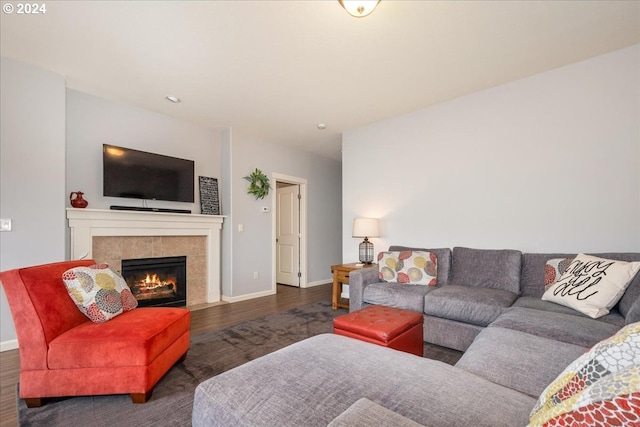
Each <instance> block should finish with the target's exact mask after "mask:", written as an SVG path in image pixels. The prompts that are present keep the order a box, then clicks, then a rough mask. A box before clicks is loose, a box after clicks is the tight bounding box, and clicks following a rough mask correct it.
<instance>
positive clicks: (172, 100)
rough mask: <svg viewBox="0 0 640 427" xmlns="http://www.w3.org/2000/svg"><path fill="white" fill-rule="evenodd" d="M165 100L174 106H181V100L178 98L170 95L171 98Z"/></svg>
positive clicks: (166, 97)
mask: <svg viewBox="0 0 640 427" xmlns="http://www.w3.org/2000/svg"><path fill="white" fill-rule="evenodd" d="M165 99H166V100H167V101H170V102H173V103H174V104H179V103H180V98H178V97H177V96H172V95H169V96H165Z"/></svg>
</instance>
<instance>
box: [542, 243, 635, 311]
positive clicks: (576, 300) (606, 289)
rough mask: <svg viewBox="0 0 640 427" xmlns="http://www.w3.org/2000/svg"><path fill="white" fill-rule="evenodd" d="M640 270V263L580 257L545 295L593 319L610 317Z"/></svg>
mask: <svg viewBox="0 0 640 427" xmlns="http://www.w3.org/2000/svg"><path fill="white" fill-rule="evenodd" d="M638 270H640V262H625V261H616V260H611V259H607V258H600V257H595V256H591V255H585V254H578V255H577V256H576V257H575V258H574V260H573V261H572V262H571V264H570V265H569V266H568V267H567V270H566V271H565V272H564V274H563V275H562V276H561V277H560V279H558V280H557V281H556V283H554V284H553V285H551V286H550V287H549V288H548V289H547V290H546V291H545V293H544V295H542V299H543V300H545V301H551V302H555V303H557V304H561V305H565V306H567V307H571V308H573V309H576V310H578V311H579V312H581V313H584V314H586V315H587V316H590V317H592V318H594V319H595V318H598V317H601V316H604V315H605V314H607V313H609V310H611V309H612V308H613V307H614V306H615V305H616V304H617V303H618V301H619V300H620V299H621V298H622V295H623V294H624V292H625V290H626V289H627V286H629V285H630V284H631V281H632V280H633V278H634V277H635V275H636V273H637V272H638Z"/></svg>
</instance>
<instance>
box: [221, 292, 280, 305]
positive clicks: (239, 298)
mask: <svg viewBox="0 0 640 427" xmlns="http://www.w3.org/2000/svg"><path fill="white" fill-rule="evenodd" d="M275 294H276V291H275V290H273V291H262V292H256V293H254V294H246V295H240V296H237V297H229V296H226V295H222V301H225V302H240V301H246V300H250V299H254V298H260V297H267V296H269V295H275Z"/></svg>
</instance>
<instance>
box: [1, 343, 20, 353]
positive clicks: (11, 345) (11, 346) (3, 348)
mask: <svg viewBox="0 0 640 427" xmlns="http://www.w3.org/2000/svg"><path fill="white" fill-rule="evenodd" d="M17 348H18V340H9V341H2V342H0V352H3V351H9V350H15V349H17Z"/></svg>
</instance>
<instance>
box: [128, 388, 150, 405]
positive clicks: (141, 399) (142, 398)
mask: <svg viewBox="0 0 640 427" xmlns="http://www.w3.org/2000/svg"><path fill="white" fill-rule="evenodd" d="M152 393H153V389H151V390H149V391H147V392H146V393H131V401H132V402H133V403H147V401H148V400H149V399H151V394H152Z"/></svg>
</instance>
